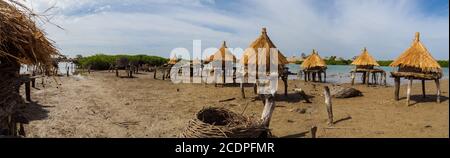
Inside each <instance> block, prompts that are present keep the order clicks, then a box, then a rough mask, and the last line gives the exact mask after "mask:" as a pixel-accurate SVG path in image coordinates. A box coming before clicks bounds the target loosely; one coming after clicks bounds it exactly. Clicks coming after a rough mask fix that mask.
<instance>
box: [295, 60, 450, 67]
mask: <svg viewBox="0 0 450 158" xmlns="http://www.w3.org/2000/svg"><path fill="white" fill-rule="evenodd" d="M325 62H326V63H327V65H350V64H351V63H352V60H325ZM377 62H378V64H380V66H389V64H391V63H392V62H393V60H380V61H377ZM302 63H303V62H302V61H297V62H295V64H299V65H300V64H302ZM438 63H439V65H441V67H448V60H438Z"/></svg>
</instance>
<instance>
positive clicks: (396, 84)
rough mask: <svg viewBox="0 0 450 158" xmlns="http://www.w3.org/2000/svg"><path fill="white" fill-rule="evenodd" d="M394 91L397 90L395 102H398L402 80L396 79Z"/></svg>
mask: <svg viewBox="0 0 450 158" xmlns="http://www.w3.org/2000/svg"><path fill="white" fill-rule="evenodd" d="M394 89H395V96H394V97H395V100H396V101H398V100H400V97H399V95H400V78H399V77H395V84H394Z"/></svg>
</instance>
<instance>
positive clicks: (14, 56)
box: [0, 0, 59, 136]
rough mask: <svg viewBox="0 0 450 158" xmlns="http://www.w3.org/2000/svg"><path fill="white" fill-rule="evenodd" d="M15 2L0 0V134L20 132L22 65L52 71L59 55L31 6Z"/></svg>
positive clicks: (16, 133) (13, 134) (22, 101)
mask: <svg viewBox="0 0 450 158" xmlns="http://www.w3.org/2000/svg"><path fill="white" fill-rule="evenodd" d="M16 6H19V5H18V3H17V2H10V3H9V2H5V1H3V0H0V28H1V29H0V98H1V99H0V135H12V136H17V135H18V133H20V131H18V130H17V124H18V123H19V124H20V121H18V119H16V116H17V115H19V113H20V112H19V111H18V109H19V106H21V105H23V104H24V100H23V98H22V97H21V96H20V94H19V89H20V85H21V78H20V75H19V71H20V65H21V64H26V65H37V66H39V67H41V69H44V70H46V71H47V72H49V69H50V68H51V67H52V57H53V56H55V55H59V53H58V51H57V49H55V47H54V46H53V44H52V43H51V42H50V41H49V40H48V39H47V38H46V37H45V34H44V32H43V31H42V30H41V29H39V28H38V27H37V26H36V24H35V23H34V21H33V20H32V18H33V17H32V14H29V12H28V9H26V8H23V9H22V10H21V9H18V8H16ZM20 7H23V6H22V5H20ZM25 10H26V11H25Z"/></svg>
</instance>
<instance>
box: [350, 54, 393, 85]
mask: <svg viewBox="0 0 450 158" xmlns="http://www.w3.org/2000/svg"><path fill="white" fill-rule="evenodd" d="M351 64H352V65H355V68H354V69H353V70H352V71H351V72H350V73H351V78H352V85H354V84H355V78H356V74H357V73H361V74H362V78H361V79H362V82H363V84H366V83H367V85H369V78H370V74H372V82H373V83H374V84H377V83H378V82H377V81H378V75H379V76H380V82H379V83H380V84H382V83H384V84H385V85H386V72H385V71H384V70H382V69H376V68H375V66H380V64H378V62H377V61H376V60H375V58H373V57H372V56H371V55H370V54H369V51H368V50H367V48H365V47H364V49H363V51H362V53H361V55H359V56H358V57H357V58H356V59H355V60H354V61H353V62H352V63H351ZM383 81H384V82H383Z"/></svg>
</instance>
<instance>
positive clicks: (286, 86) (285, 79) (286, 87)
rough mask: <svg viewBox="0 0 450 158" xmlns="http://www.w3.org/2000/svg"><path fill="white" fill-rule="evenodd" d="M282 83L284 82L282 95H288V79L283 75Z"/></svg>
mask: <svg viewBox="0 0 450 158" xmlns="http://www.w3.org/2000/svg"><path fill="white" fill-rule="evenodd" d="M283 83H284V96H287V95H288V90H287V89H288V79H287V77H284V76H283Z"/></svg>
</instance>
